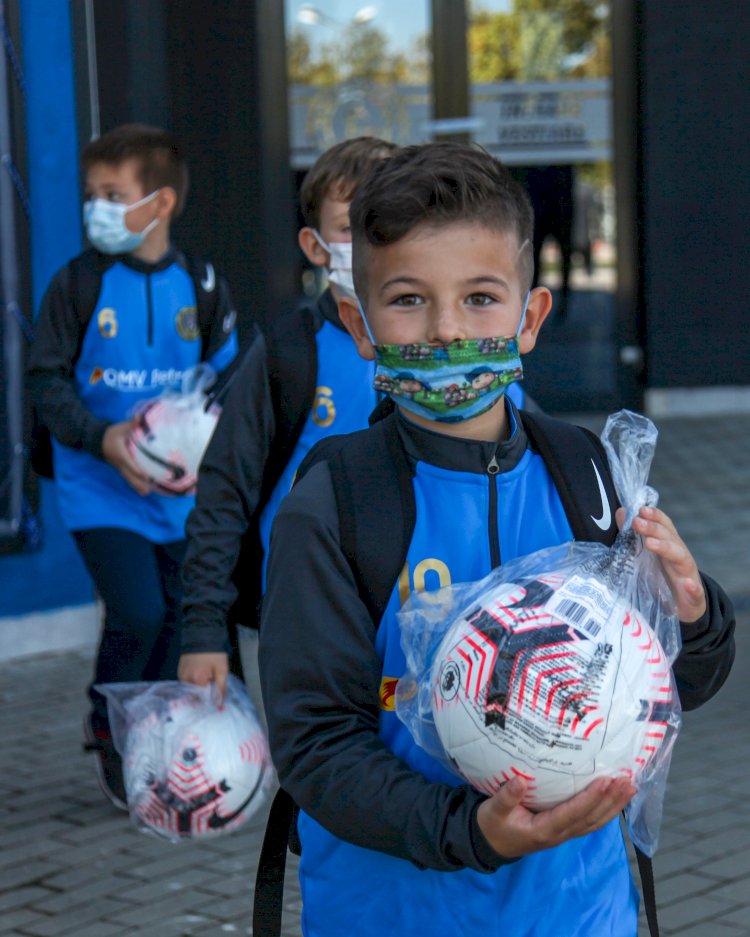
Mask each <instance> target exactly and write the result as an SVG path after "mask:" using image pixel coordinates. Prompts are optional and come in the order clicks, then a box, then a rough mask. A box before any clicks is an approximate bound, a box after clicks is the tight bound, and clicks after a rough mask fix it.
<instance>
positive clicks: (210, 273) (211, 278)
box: [201, 264, 216, 293]
mask: <svg viewBox="0 0 750 937" xmlns="http://www.w3.org/2000/svg"><path fill="white" fill-rule="evenodd" d="M201 286H202V287H203V289H204V290H205V291H206V292H207V293H213V291H214V287H215V286H216V274H215V273H214V268H213V265H212V264H206V275H205V277H203V278H202V279H201Z"/></svg>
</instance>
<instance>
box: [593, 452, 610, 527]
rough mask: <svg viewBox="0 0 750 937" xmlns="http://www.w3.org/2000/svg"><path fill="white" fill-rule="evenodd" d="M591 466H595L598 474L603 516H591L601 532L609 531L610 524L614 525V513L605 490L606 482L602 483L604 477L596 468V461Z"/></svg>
mask: <svg viewBox="0 0 750 937" xmlns="http://www.w3.org/2000/svg"><path fill="white" fill-rule="evenodd" d="M591 464H592V465H593V466H594V472H595V473H596V480H597V483H598V484H599V497H600V498H601V499H602V516H601V517H594V515H593V514H592V515H591V520H592V521H593V522H594V523H595V524H596V526H597V527H598V528H599V529H600V530H609V527H610V524H611V523H612V511H611V510H610V508H609V499H608V498H607V492H606V491H605V490H604V482H603V481H602V476H601V475H600V474H599V469H598V468H597V467H596V463H595V462H594V460H593V459H592V460H591Z"/></svg>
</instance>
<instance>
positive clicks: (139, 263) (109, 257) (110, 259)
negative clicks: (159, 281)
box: [94, 245, 185, 273]
mask: <svg viewBox="0 0 750 937" xmlns="http://www.w3.org/2000/svg"><path fill="white" fill-rule="evenodd" d="M94 253H95V254H96V257H97V260H98V262H99V264H100V268H101V269H102V270H108V269H109V268H110V267H112V266H114V264H116V263H121V264H124V266H126V267H129V268H130V269H131V270H135V271H136V273H159V271H161V270H166V269H167V267H171V266H172V264H173V263H180V264H182V266H185V260H184V258H183V256H182V254H181V253H180V252H179V251H178V250H177V249H176V248H175V247H173V246H172V245H170V246H169V248H168V250H167V252H166V254H164V255H163V256H162V257H160V258H159V260H157V261H156V263H155V264H151V263H146V261H144V260H139V259H138V258H137V257H133V255H132V254H102V253H101V252H100V251H94Z"/></svg>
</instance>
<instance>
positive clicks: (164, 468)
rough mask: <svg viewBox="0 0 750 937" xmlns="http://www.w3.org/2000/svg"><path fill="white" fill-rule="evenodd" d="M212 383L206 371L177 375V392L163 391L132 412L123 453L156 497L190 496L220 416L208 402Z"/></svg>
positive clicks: (202, 366)
mask: <svg viewBox="0 0 750 937" xmlns="http://www.w3.org/2000/svg"><path fill="white" fill-rule="evenodd" d="M215 380H216V372H215V371H214V370H213V369H212V368H211V367H210V366H209V365H207V364H200V365H197V366H196V367H195V368H191V369H190V370H188V371H186V372H185V374H184V375H183V378H182V388H181V390H180V391H175V390H172V389H168V390H165V391H164V393H162V394H160V395H159V396H158V397H154V398H152V399H151V400H146V401H144V402H143V403H141V404H140V405H139V406H138V408H137V409H136V411H135V414H134V418H135V421H136V422H135V426H134V428H133V429H132V430H131V432H130V435H129V437H128V449H129V450H130V454H131V455H132V456H133V459H134V460H135V461H136V462H137V464H138V465H139V466H140V467H141V468H142V469H143V470H144V471H145V472H147V473H148V475H149V477H150V478H151V479H152V481H153V482H154V484H155V485H156V487H157V489H158V490H159V491H160V492H161V493H162V494H170V495H184V494H192V493H193V492H194V491H195V486H196V484H197V481H198V468H199V467H200V464H201V460H202V459H203V455H204V453H205V451H206V448H207V446H208V444H209V442H210V441H211V436H212V435H213V431H214V429H215V427H216V423H217V421H218V419H219V416H220V414H221V407H220V406H219V405H218V404H217V403H214V402H212V401H211V399H210V398H209V396H208V390H209V388H210V387H211V386H212V385H213V384H214V382H215Z"/></svg>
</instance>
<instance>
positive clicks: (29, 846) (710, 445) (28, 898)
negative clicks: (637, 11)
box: [0, 417, 750, 937]
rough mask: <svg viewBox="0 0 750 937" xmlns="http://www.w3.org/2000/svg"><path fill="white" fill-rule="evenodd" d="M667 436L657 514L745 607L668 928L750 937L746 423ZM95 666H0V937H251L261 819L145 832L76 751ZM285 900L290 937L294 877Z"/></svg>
mask: <svg viewBox="0 0 750 937" xmlns="http://www.w3.org/2000/svg"><path fill="white" fill-rule="evenodd" d="M660 428H661V433H662V435H661V439H660V449H659V452H658V455H657V464H656V466H655V468H654V473H653V475H652V482H653V483H654V484H655V485H656V487H657V488H659V490H660V492H661V495H662V504H663V506H664V507H665V508H666V509H667V510H668V511H670V513H672V515H673V516H674V518H675V520H676V521H677V522H678V526H679V528H680V530H681V532H683V533H684V534H685V536H686V539H687V540H688V542H689V543H690V546H691V548H692V549H693V550H694V552H695V554H696V556H697V557H698V559H699V563H700V565H701V566H702V568H704V569H705V570H706V571H707V572H709V573H711V574H713V575H715V576H716V578H718V579H719V580H720V581H721V582H722V583H724V584H725V585H726V587H727V588H728V589H729V591H730V593H732V594H733V597H735V598H736V599H737V600H738V605H739V607H740V608H741V609H742V610H743V611H742V614H741V616H740V622H739V626H738V632H739V637H738V657H737V663H736V665H735V668H734V671H733V673H732V675H731V677H730V679H729V681H728V683H727V685H726V686H725V687H724V688H723V690H722V691H721V692H720V694H719V695H718V696H717V697H716V698H715V699H714V700H713V701H712V702H711V703H710V704H709V705H707V706H706V707H705V708H704V709H702V710H700V711H698V712H696V713H690V714H687V715H686V716H685V722H684V728H683V731H682V734H681V736H680V738H679V740H678V743H677V747H676V751H675V756H674V759H673V763H672V769H671V774H670V784H669V789H668V794H667V806H666V812H665V821H664V827H663V832H662V837H661V844H660V848H659V851H658V853H657V856H656V860H655V868H656V878H657V894H658V900H659V908H660V918H661V924H662V931H663V933H664V934H667V935H673V934H679V935H680V937H741V935H746V937H750V796H749V795H750V783H749V782H748V767H749V766H750V733H748V730H747V717H746V713H745V708H744V707H745V706H746V705H747V699H748V692H747V688H748V686H750V634H749V629H750V601H749V598H750V576H748V570H747V558H748V550H747V545H746V544H747V531H748V530H750V525H749V523H748V522H750V490H748V484H747V481H748V479H750V419H745V420H744V421H743V419H740V418H736V417H733V418H731V419H729V418H727V419H726V420H724V421H721V420H720V421H716V420H692V421H691V420H673V421H669V422H668V423H667V422H665V423H664V424H663V425H662V426H661V427H660ZM690 525H692V529H689V531H688V530H686V527H687V528H690ZM90 670H91V658H90V655H89V654H83V653H68V654H61V655H54V656H46V657H45V656H41V657H36V658H28V659H25V660H20V661H15V662H13V661H11V662H4V663H2V664H0V739H2V745H1V746H0V937H58V935H60V937H126V935H128V937H130V935H140V937H172V935H195V937H221V935H227V934H230V935H231V934H237V935H246V934H250V933H251V930H250V909H251V905H252V887H253V881H254V876H255V862H256V857H257V854H258V850H259V846H260V839H261V830H262V827H263V823H264V818H263V817H259V818H258V820H257V822H255V823H254V824H253V825H252V826H250V827H248V828H245V829H244V830H241V831H238V832H237V833H235V834H233V835H231V836H227V837H225V838H219V839H216V840H213V841H211V842H206V843H203V844H200V845H198V844H193V843H184V844H180V845H177V846H175V845H171V844H169V843H166V842H162V841H159V840H157V839H155V838H152V837H149V836H146V835H144V834H142V833H139V832H138V831H137V830H135V829H134V828H133V827H132V826H131V825H130V822H129V820H128V818H127V816H126V815H124V814H121V813H118V812H116V811H115V810H114V809H113V808H112V807H110V805H109V804H108V803H107V802H106V801H104V800H103V798H102V796H101V795H100V793H99V791H98V788H97V786H96V782H95V780H94V772H93V765H92V761H91V758H92V756H90V755H87V754H85V753H84V752H82V751H81V748H80V742H81V719H82V716H83V713H84V711H85V708H86V707H85V699H84V695H83V687H84V686H85V685H86V683H87V681H88V678H89V674H90ZM286 896H287V899H286V909H285V918H284V921H285V930H284V933H285V937H292V935H299V933H300V930H299V911H300V905H299V895H298V890H297V887H296V882H295V881H294V869H293V868H292V869H291V871H290V875H289V876H288V888H287V891H286ZM642 934H643V935H645V934H646V930H645V929H642ZM352 937H356V935H352ZM392 937H400V935H392ZM591 937H597V935H591Z"/></svg>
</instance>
